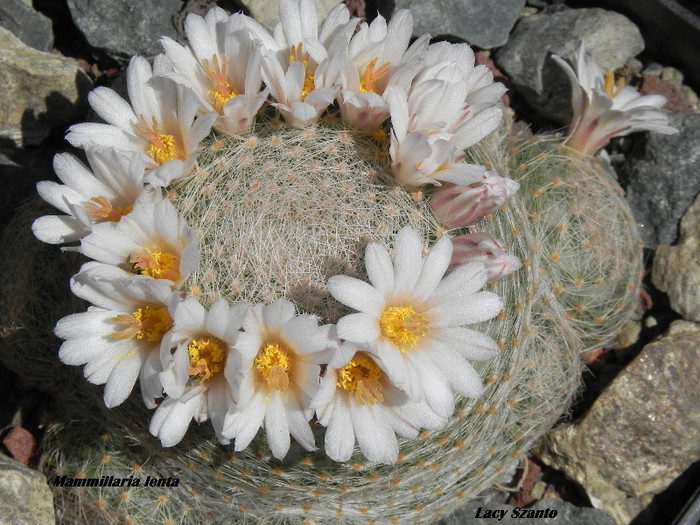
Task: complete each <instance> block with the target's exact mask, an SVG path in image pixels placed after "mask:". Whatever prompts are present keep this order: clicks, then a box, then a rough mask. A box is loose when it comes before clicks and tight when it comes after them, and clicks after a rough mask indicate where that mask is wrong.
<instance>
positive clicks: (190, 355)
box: [150, 297, 248, 447]
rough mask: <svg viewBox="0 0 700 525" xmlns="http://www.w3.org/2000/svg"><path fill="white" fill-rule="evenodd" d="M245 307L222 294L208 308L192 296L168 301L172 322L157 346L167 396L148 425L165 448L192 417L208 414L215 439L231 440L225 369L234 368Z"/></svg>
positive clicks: (229, 394)
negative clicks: (227, 428) (226, 434)
mask: <svg viewBox="0 0 700 525" xmlns="http://www.w3.org/2000/svg"><path fill="white" fill-rule="evenodd" d="M247 311H248V306H247V305H245V304H237V305H234V306H232V307H229V306H228V304H226V301H225V300H223V299H221V300H219V301H217V302H216V303H214V304H213V305H212V307H211V308H210V309H209V311H206V310H205V309H204V307H203V306H202V305H201V304H200V303H199V302H198V301H197V299H195V298H194V297H188V298H186V299H185V300H184V301H182V302H179V303H175V304H172V305H171V309H170V314H171V316H172V318H173V322H174V324H173V329H172V331H171V332H169V333H168V335H167V337H166V338H165V339H164V340H163V344H162V345H161V354H160V359H161V369H162V370H163V371H162V372H161V373H160V374H159V379H160V382H161V384H162V385H163V390H164V391H165V394H166V396H167V397H166V398H165V399H164V400H163V402H162V403H161V404H160V405H159V406H158V409H157V410H156V412H155V414H153V419H152V420H151V425H150V431H151V434H153V435H154V436H157V437H158V438H159V439H160V442H161V444H162V445H163V446H164V447H171V446H173V445H176V444H177V443H179V442H180V441H181V440H182V438H183V436H184V435H185V432H187V427H189V425H190V421H192V419H194V420H195V421H197V423H202V422H204V421H206V420H207V419H210V420H211V423H212V425H213V427H214V430H215V431H216V435H217V436H218V438H219V440H220V441H221V442H222V443H224V444H228V443H229V440H228V439H227V438H225V437H224V436H223V435H222V430H223V426H224V418H225V416H226V413H227V412H228V411H229V409H230V407H231V406H232V405H233V397H232V392H231V385H230V384H229V383H228V382H227V380H226V375H225V374H224V371H225V370H229V369H232V368H233V367H235V361H234V359H233V358H232V356H233V353H234V352H233V345H234V344H235V343H236V339H237V337H238V334H239V330H240V328H241V326H242V324H243V319H244V317H245V315H246V312H247ZM172 348H175V351H174V352H172V351H171V349H172Z"/></svg>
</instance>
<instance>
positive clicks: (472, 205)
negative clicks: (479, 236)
mask: <svg viewBox="0 0 700 525" xmlns="http://www.w3.org/2000/svg"><path fill="white" fill-rule="evenodd" d="M519 188H520V184H518V183H517V182H515V181H514V180H513V179H510V178H508V177H501V176H499V175H497V174H496V173H494V172H492V171H484V174H483V176H482V177H481V178H480V179H478V180H477V181H475V182H472V183H470V184H466V185H457V184H445V185H444V186H442V187H441V188H438V189H436V190H435V191H434V192H433V194H432V195H431V196H430V207H431V208H432V210H433V213H434V214H435V217H437V218H438V220H439V221H440V222H441V223H442V224H443V225H444V226H445V227H446V228H462V227H465V226H472V225H474V224H476V223H478V222H479V221H480V220H481V219H483V218H484V217H486V216H487V215H490V214H492V213H494V212H496V211H497V210H499V209H501V208H502V207H503V206H504V205H505V204H506V203H507V202H508V200H509V199H510V198H511V196H512V195H513V194H514V193H515V192H516V191H518V189H519Z"/></svg>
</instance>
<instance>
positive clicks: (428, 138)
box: [385, 87, 486, 188]
mask: <svg viewBox="0 0 700 525" xmlns="http://www.w3.org/2000/svg"><path fill="white" fill-rule="evenodd" d="M385 96H386V99H387V100H388V103H389V107H390V109H391V124H392V131H391V142H390V145H389V154H390V155H391V159H392V170H393V173H394V176H395V177H396V179H397V180H398V181H399V182H400V183H401V184H402V185H403V186H406V187H408V188H416V187H420V186H423V185H425V184H432V185H435V186H440V185H441V183H442V182H453V183H456V184H460V185H467V184H471V183H473V182H476V181H478V180H480V179H482V178H483V176H484V173H485V171H486V168H484V167H483V166H476V165H474V164H467V163H465V162H460V160H461V158H462V157H463V156H464V154H463V153H462V152H458V150H457V147H456V146H455V145H454V144H453V143H452V142H451V141H450V140H449V138H450V135H449V134H443V135H438V134H433V133H431V132H429V130H428V129H424V130H422V131H411V128H410V126H411V123H410V122H411V120H412V118H413V117H412V115H411V113H410V110H409V105H408V104H409V101H408V100H407V98H406V92H405V91H403V90H402V89H400V88H395V87H390V88H389V89H387V92H386V95H385Z"/></svg>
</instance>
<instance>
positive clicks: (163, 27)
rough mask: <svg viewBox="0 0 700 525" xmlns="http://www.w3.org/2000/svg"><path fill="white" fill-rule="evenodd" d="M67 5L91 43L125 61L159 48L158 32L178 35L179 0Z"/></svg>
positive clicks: (97, 0) (95, 0)
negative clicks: (176, 21)
mask: <svg viewBox="0 0 700 525" xmlns="http://www.w3.org/2000/svg"><path fill="white" fill-rule="evenodd" d="M68 7H69V8H70V12H71V15H72V17H73V21H74V22H75V25H76V26H77V27H78V29H80V31H81V32H82V33H83V34H84V35H85V38H86V39H87V41H88V42H89V43H90V45H91V46H93V47H95V48H97V49H99V50H101V51H103V52H104V53H106V54H107V55H109V56H111V57H112V58H114V59H116V60H119V61H125V60H127V59H129V58H130V57H131V56H133V55H145V56H154V55H156V54H157V53H160V52H162V48H161V46H160V44H159V43H158V39H159V38H160V37H161V36H169V37H171V38H174V39H177V32H176V30H175V24H174V20H176V19H177V15H178V13H179V11H180V9H181V8H182V0H140V1H138V2H134V1H133V0H68Z"/></svg>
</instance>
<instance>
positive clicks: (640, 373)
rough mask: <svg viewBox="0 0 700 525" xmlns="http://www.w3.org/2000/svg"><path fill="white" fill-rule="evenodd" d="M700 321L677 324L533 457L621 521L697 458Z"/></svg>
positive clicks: (627, 520) (547, 439)
mask: <svg viewBox="0 0 700 525" xmlns="http://www.w3.org/2000/svg"><path fill="white" fill-rule="evenodd" d="M699 375H700V325H698V324H695V323H689V322H686V321H676V322H674V323H673V324H672V325H671V327H670V328H669V330H668V332H667V333H666V335H665V336H664V337H662V338H660V339H659V340H657V341H655V342H652V343H650V344H648V345H647V346H646V347H644V349H643V350H642V352H641V353H640V355H639V356H637V358H636V359H635V360H633V361H632V362H631V363H630V364H629V365H628V366H627V367H626V368H625V369H624V370H623V371H622V372H621V373H620V374H619V375H618V376H617V377H616V378H615V380H614V381H613V382H612V383H611V384H610V385H609V386H608V387H607V388H606V389H605V390H604V391H603V392H602V393H601V395H600V397H599V398H598V399H597V400H596V401H595V403H594V404H593V406H592V407H591V409H590V410H589V412H588V413H587V414H586V415H585V416H584V418H583V419H582V420H581V421H580V422H578V423H576V424H573V425H569V426H566V427H563V428H560V429H558V430H555V431H554V432H551V433H550V434H549V435H547V436H546V437H545V438H544V440H543V444H542V449H541V451H540V458H541V459H542V460H544V461H545V462H546V463H548V464H549V465H551V466H553V467H554V468H557V469H560V470H562V471H563V472H564V473H565V474H566V475H567V476H568V477H570V478H572V479H574V480H576V481H577V482H578V483H580V484H581V485H582V486H583V487H584V489H585V490H586V492H587V493H588V496H589V497H590V499H591V503H592V504H593V505H594V506H595V507H596V508H600V509H603V510H605V511H607V512H608V513H609V514H610V515H611V516H613V518H615V521H616V522H617V523H618V524H619V525H623V524H625V525H627V524H628V523H630V522H631V521H632V520H633V519H634V518H635V516H637V515H638V514H639V513H640V512H641V511H642V510H643V509H644V508H645V507H646V506H647V505H648V504H649V503H650V502H651V500H652V499H653V497H654V495H655V494H658V493H660V492H662V491H663V490H664V489H665V488H666V487H667V486H668V485H669V484H670V483H671V482H672V481H673V480H675V479H676V478H677V477H678V476H679V475H680V474H681V473H683V472H684V471H685V470H686V469H687V468H688V467H689V466H690V465H691V464H693V463H694V462H696V461H698V459H700V439H699V438H700V406H698V402H697V400H698V399H700V383H699V382H698V380H697V378H698V376H699Z"/></svg>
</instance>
